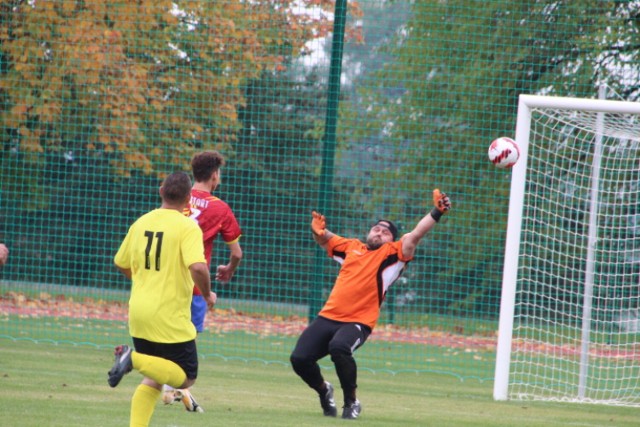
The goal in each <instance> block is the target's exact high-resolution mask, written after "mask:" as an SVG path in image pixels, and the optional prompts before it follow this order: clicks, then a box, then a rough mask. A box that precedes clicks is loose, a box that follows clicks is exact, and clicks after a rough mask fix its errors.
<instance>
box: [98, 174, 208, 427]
mask: <svg viewBox="0 0 640 427" xmlns="http://www.w3.org/2000/svg"><path fill="white" fill-rule="evenodd" d="M160 196H161V197H162V205H161V206H160V208H158V209H154V210H153V211H151V212H148V213H147V214H145V215H143V216H141V217H140V218H139V219H138V220H137V221H135V222H134V223H133V225H131V227H130V228H129V231H128V233H127V235H126V237H125V239H124V241H123V242H122V244H121V245H120V249H119V250H118V252H117V254H116V256H115V258H114V262H115V264H116V266H117V267H118V269H119V270H120V271H121V272H122V273H123V274H124V275H125V276H126V277H128V278H130V279H131V282H132V285H131V296H130V299H129V334H130V335H131V337H132V339H133V345H134V348H135V350H132V349H131V347H129V346H128V345H121V346H118V347H116V351H115V356H116V357H115V362H114V365H113V367H112V368H111V370H110V371H109V376H108V382H109V385H110V386H111V387H115V386H117V385H118V383H120V380H121V379H122V377H123V376H124V375H125V374H126V373H128V372H130V371H131V370H132V369H135V370H137V371H138V372H140V373H141V374H142V375H143V376H144V378H143V380H142V383H141V384H140V385H139V386H138V387H137V388H136V390H135V392H134V394H133V398H132V400H131V417H130V425H131V426H136V427H138V426H147V425H149V421H150V420H151V417H152V415H153V411H154V409H155V406H156V403H157V401H158V399H159V397H160V394H161V389H162V385H163V384H169V385H170V386H172V387H175V388H188V387H190V386H191V385H193V384H194V383H195V380H196V378H197V376H198V354H197V350H196V342H195V338H196V329H195V327H194V326H193V323H192V322H191V296H192V294H193V286H194V285H195V286H197V287H198V289H200V291H201V293H202V296H203V297H204V299H205V301H206V302H207V306H208V307H212V306H213V305H214V304H215V302H216V295H215V293H213V292H211V278H210V275H209V268H208V266H207V262H206V260H205V258H204V247H203V243H202V241H203V240H202V231H201V230H200V227H198V224H196V223H195V222H194V221H193V220H191V219H189V218H188V217H186V216H184V214H183V210H184V209H185V208H186V207H187V205H188V204H189V199H190V196H191V180H190V179H189V176H188V175H187V174H185V173H183V172H176V173H173V174H171V175H169V176H168V177H167V178H166V179H165V180H164V182H163V183H162V187H160Z"/></svg>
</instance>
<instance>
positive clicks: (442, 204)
mask: <svg viewBox="0 0 640 427" xmlns="http://www.w3.org/2000/svg"><path fill="white" fill-rule="evenodd" d="M433 205H434V206H435V207H434V208H433V209H432V210H431V217H432V218H433V219H435V220H436V222H438V221H440V217H442V215H444V214H446V213H447V211H449V209H451V201H450V200H449V196H447V194H446V193H443V192H441V191H440V190H439V189H437V188H436V189H435V190H433Z"/></svg>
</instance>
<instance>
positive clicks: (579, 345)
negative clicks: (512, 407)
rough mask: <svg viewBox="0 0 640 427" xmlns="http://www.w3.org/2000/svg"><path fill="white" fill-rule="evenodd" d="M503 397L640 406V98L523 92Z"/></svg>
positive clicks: (507, 272)
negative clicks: (589, 97) (639, 390)
mask: <svg viewBox="0 0 640 427" xmlns="http://www.w3.org/2000/svg"><path fill="white" fill-rule="evenodd" d="M515 139H516V142H517V144H518V145H519V146H520V160H519V162H518V163H517V164H516V165H515V166H514V167H513V169H512V177H511V190H510V191H511V193H510V201H509V217H508V223H507V238H506V245H505V257H504V269H503V280H502V295H501V305H500V321H499V333H498V344H497V351H496V367H495V378H494V390H493V397H494V399H496V400H507V399H529V400H560V401H577V402H594V403H608V404H619V405H632V406H640V394H638V393H637V389H638V386H639V385H640V290H639V288H640V103H636V102H625V101H610V100H595V99H579V98H565V97H550V96H536V95H520V98H519V103H518V116H517V125H516V134H515Z"/></svg>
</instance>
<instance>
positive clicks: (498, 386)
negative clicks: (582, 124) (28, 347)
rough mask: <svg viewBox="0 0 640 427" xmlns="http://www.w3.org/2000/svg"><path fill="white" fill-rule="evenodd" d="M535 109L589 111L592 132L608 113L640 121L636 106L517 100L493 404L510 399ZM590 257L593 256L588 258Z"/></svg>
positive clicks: (583, 373)
mask: <svg viewBox="0 0 640 427" xmlns="http://www.w3.org/2000/svg"><path fill="white" fill-rule="evenodd" d="M535 108H550V109H563V110H576V111H589V112H596V113H602V114H597V118H596V129H602V128H601V127H600V128H599V127H598V126H599V125H600V126H601V125H602V121H601V118H602V116H603V115H604V114H607V113H618V114H637V115H640V103H638V102H626V101H610V100H597V99H579V98H566V97H551V96H537V95H520V97H519V102H518V115H517V124H516V134H515V140H516V143H517V144H518V145H519V147H520V159H519V161H518V163H517V164H516V165H515V166H514V167H513V169H512V177H511V189H510V191H511V193H510V200H509V217H508V224H507V237H506V246H505V256H504V269H503V278H502V295H501V304H500V321H499V332H498V342H497V350H496V365H495V377H494V389H493V398H494V399H495V400H499V401H501V400H508V399H509V394H508V392H509V375H510V364H511V354H512V339H513V327H514V314H515V302H516V290H517V282H518V262H519V257H520V243H521V231H522V215H523V208H524V192H525V184H526V178H527V156H528V148H529V137H530V131H531V118H532V114H531V111H532V110H533V109H535ZM598 139H599V138H598V131H597V130H596V134H595V147H594V156H593V165H592V166H591V177H592V180H593V183H594V186H595V187H597V183H598V176H599V173H600V172H599V171H600V158H601V156H600V154H601V151H600V152H599V151H598V150H599V149H598ZM597 191H598V190H597V188H592V196H593V197H592V199H591V201H590V204H591V205H590V207H589V212H588V213H589V218H590V219H589V224H588V229H587V230H588V231H587V232H588V244H589V247H588V248H587V250H586V253H587V258H586V260H587V262H586V271H585V272H584V274H585V284H584V295H583V298H584V299H583V306H582V329H581V334H582V340H581V346H582V348H581V350H580V355H579V358H580V368H579V369H580V372H579V377H578V380H579V384H578V387H577V395H576V396H575V401H581V400H583V398H584V393H585V381H586V378H587V376H588V367H589V364H588V360H587V358H588V351H589V348H588V346H589V334H590V323H591V322H590V319H591V312H590V311H591V299H592V292H593V264H594V262H593V254H592V244H593V243H594V241H595V239H596V232H595V231H596V230H595V228H596V227H597V222H596V219H597V215H594V214H593V212H594V211H595V212H597V208H598V206H597ZM590 252H591V254H590Z"/></svg>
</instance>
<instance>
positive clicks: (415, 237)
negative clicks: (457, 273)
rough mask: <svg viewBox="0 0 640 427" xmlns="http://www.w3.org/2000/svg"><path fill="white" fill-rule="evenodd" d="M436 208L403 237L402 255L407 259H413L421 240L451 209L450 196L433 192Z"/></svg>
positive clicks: (436, 190) (437, 191)
mask: <svg viewBox="0 0 640 427" xmlns="http://www.w3.org/2000/svg"><path fill="white" fill-rule="evenodd" d="M433 204H434V208H433V209H432V210H431V212H429V213H428V214H427V215H425V216H424V217H422V219H421V220H420V221H418V224H416V226H415V228H414V229H413V230H411V231H410V232H409V233H407V234H405V235H404V236H402V253H403V254H404V256H405V257H407V258H412V257H413V255H414V254H415V252H416V247H417V246H418V243H420V240H422V238H423V237H424V236H425V235H426V234H427V233H428V232H429V231H431V229H432V228H433V227H434V226H435V225H436V223H437V222H438V221H439V220H440V217H442V215H444V214H445V213H447V212H448V211H449V209H451V201H450V200H449V196H447V195H446V194H445V193H442V192H441V191H440V190H438V189H437V188H436V189H435V190H433Z"/></svg>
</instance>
